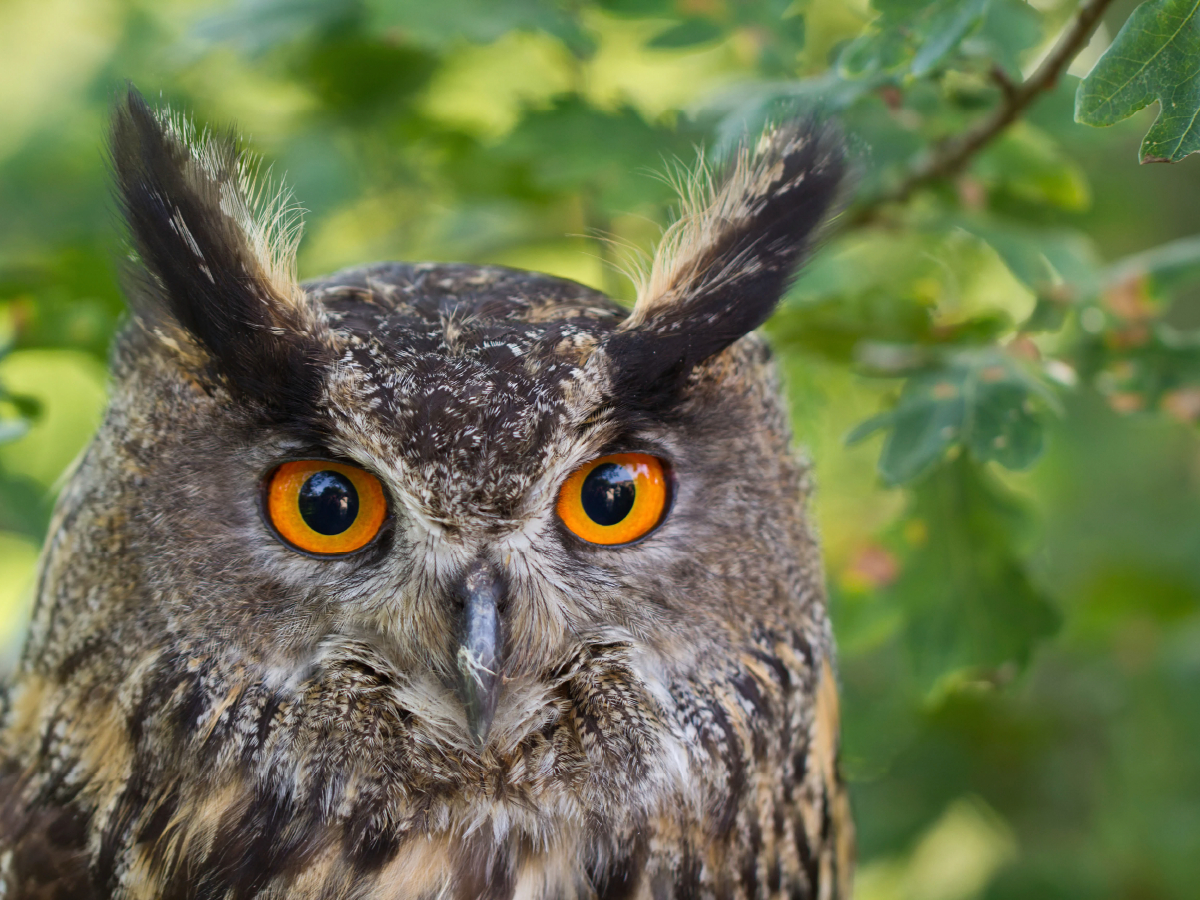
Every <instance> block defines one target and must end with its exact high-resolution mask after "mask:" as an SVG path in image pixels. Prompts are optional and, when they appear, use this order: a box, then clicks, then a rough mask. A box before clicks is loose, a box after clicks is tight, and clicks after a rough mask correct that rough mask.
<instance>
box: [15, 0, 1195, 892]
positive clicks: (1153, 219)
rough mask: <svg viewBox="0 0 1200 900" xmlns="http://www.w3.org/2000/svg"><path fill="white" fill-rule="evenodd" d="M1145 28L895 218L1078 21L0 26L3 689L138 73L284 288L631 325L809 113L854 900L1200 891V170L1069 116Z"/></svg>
mask: <svg viewBox="0 0 1200 900" xmlns="http://www.w3.org/2000/svg"><path fill="white" fill-rule="evenodd" d="M1134 5H1135V4H1133V3H1132V2H1126V3H1115V4H1113V5H1112V6H1111V7H1110V8H1109V10H1108V12H1107V13H1106V15H1105V18H1104V21H1103V23H1102V24H1101V26H1100V28H1099V30H1098V31H1097V33H1096V35H1095V37H1094V39H1093V40H1092V41H1091V43H1090V45H1088V46H1087V47H1086V48H1085V49H1084V50H1083V51H1082V52H1081V53H1080V54H1079V56H1078V58H1076V59H1075V61H1074V62H1073V63H1072V65H1071V68H1070V73H1071V74H1068V75H1065V76H1064V77H1062V78H1061V79H1059V80H1058V82H1057V85H1056V86H1055V87H1054V88H1053V89H1052V90H1050V91H1048V92H1047V93H1046V94H1045V95H1044V96H1042V97H1041V98H1040V99H1039V100H1038V101H1037V102H1036V103H1035V104H1034V105H1033V106H1032V107H1031V108H1030V110H1029V111H1028V113H1027V114H1026V115H1024V116H1023V117H1021V118H1020V120H1019V121H1018V122H1017V123H1016V124H1015V125H1014V126H1013V127H1012V128H1010V129H1008V130H1007V131H1005V132H1004V133H1003V134H1002V135H1001V136H999V137H998V138H997V139H996V140H994V141H992V142H991V143H990V144H989V145H988V146H987V147H986V148H984V149H983V150H982V151H981V152H979V153H978V154H976V155H975V156H974V157H973V158H972V159H971V161H970V163H969V165H968V166H966V167H965V168H964V169H963V170H962V171H961V172H958V173H955V174H954V176H953V177H950V178H944V179H935V180H933V181H932V182H931V183H929V184H928V185H925V186H923V187H922V188H921V189H920V190H917V191H915V192H914V193H913V195H912V196H911V197H909V198H906V199H905V200H904V201H903V202H901V203H893V204H885V205H880V204H879V203H875V202H873V201H872V199H871V198H872V197H877V196H879V194H880V192H881V191H886V190H887V189H888V187H889V185H895V184H896V183H898V180H901V179H902V178H903V177H904V173H905V172H906V171H908V170H909V168H910V167H911V166H912V165H913V164H914V163H915V162H917V161H919V160H920V159H921V158H922V154H925V153H928V152H930V151H931V149H936V148H937V147H938V146H939V142H940V141H942V140H944V139H945V138H947V137H953V136H954V135H955V134H958V133H961V131H962V130H963V129H964V128H966V127H968V126H969V125H970V123H972V122H974V121H977V120H978V118H979V117H980V116H983V115H986V114H987V113H988V111H989V110H990V109H993V108H995V106H996V105H997V104H998V103H1002V102H1004V96H1005V91H1006V86H1007V85H1008V84H1010V83H1012V82H1016V81H1019V80H1020V79H1021V78H1022V76H1023V75H1028V74H1029V73H1030V72H1031V71H1033V69H1034V68H1035V67H1036V66H1037V64H1038V62H1039V61H1040V60H1041V59H1042V58H1043V57H1044V56H1045V54H1046V52H1047V50H1048V48H1049V47H1050V46H1051V44H1052V43H1053V41H1054V38H1055V37H1056V35H1058V34H1059V32H1060V31H1061V30H1062V29H1063V27H1064V25H1065V24H1066V23H1067V22H1068V21H1069V20H1070V17H1071V15H1072V13H1073V11H1074V8H1075V4H1074V3H1071V2H1058V0H1037V2H1035V3H1033V4H1032V5H1030V4H1026V3H1023V2H1019V0H990V2H978V0H964V2H951V0H938V2H936V3H933V4H922V3H917V2H903V0H879V2H877V3H876V5H875V6H870V5H868V3H867V2H865V0H795V2H793V0H575V2H548V0H503V2H500V0H436V2H430V0H421V2H411V0H236V2H233V3H211V2H200V0H0V347H3V355H2V357H0V441H2V443H0V645H2V646H3V648H4V649H3V663H2V665H3V667H4V668H5V669H7V668H8V667H11V665H12V664H13V661H14V660H15V658H16V654H17V653H18V651H19V644H20V637H21V633H22V630H23V628H24V622H25V618H26V616H27V612H28V606H29V602H30V596H31V584H32V576H33V570H34V565H35V560H36V556H37V553H38V547H39V544H40V541H41V539H42V537H43V534H44V530H45V527H46V524H47V521H48V516H49V511H50V509H51V506H52V502H53V498H54V494H55V490H56V488H57V485H58V484H59V480H60V478H61V476H62V473H63V472H64V470H65V469H66V468H67V467H68V466H69V464H70V463H71V461H72V459H73V458H74V457H75V456H76V454H77V453H78V452H79V450H80V449H81V448H82V447H83V446H84V444H85V443H86V441H87V440H88V437H89V435H90V433H91V431H92V430H93V428H94V427H95V425H96V423H97V422H98V420H99V417H100V416H101V414H102V409H103V405H104V401H105V391H106V382H105V354H106V349H107V347H108V344H109V341H110V339H111V336H112V334H113V331H114V329H115V328H116V327H118V326H119V324H120V322H121V320H122V316H123V312H122V301H121V296H120V292H119V289H118V286H117V284H116V279H115V275H114V272H115V268H116V267H115V265H114V260H116V259H117V258H118V257H119V256H120V255H121V254H122V253H123V252H125V251H124V250H123V247H122V243H121V236H120V229H119V226H118V223H117V221H116V217H115V215H114V213H113V204H112V202H111V199H110V196H109V189H108V184H107V178H106V163H105V156H104V140H105V131H106V116H107V110H108V108H109V106H110V103H111V102H112V100H113V98H114V97H115V95H116V94H117V92H119V91H120V90H122V88H123V85H124V84H125V82H126V80H131V81H133V82H134V83H136V85H137V86H138V87H139V88H140V89H141V90H142V91H143V92H144V93H145V94H146V95H147V96H149V97H150V98H151V99H152V100H154V101H155V102H157V103H161V104H170V105H171V106H172V107H173V108H177V109H182V110H185V111H188V112H190V113H191V114H193V115H194V116H195V117H196V118H197V119H199V120H200V121H201V122H207V123H215V124H216V125H218V126H220V127H225V126H227V125H229V124H231V123H238V124H239V125H240V127H241V128H242V130H243V132H244V133H245V135H246V137H247V141H248V146H249V147H250V148H251V149H252V150H253V151H254V152H255V153H257V154H259V155H261V156H262V157H263V158H264V159H265V160H266V161H267V162H268V163H269V164H270V166H271V169H272V173H273V174H274V175H275V176H283V177H286V180H287V182H288V183H289V184H290V185H291V186H292V188H293V189H294V192H295V195H296V197H297V198H298V200H299V202H300V203H301V204H302V205H303V207H304V208H305V209H306V210H307V214H306V221H307V226H306V232H305V238H304V241H303V243H302V245H301V250H300V270H301V275H302V276H305V277H312V276H316V275H320V274H322V273H324V272H326V271H329V270H332V269H334V268H337V267H339V266H344V265H350V264H355V263H360V262H365V261H371V260H380V259H403V260H466V261H473V262H489V263H502V264H507V265H512V266H518V267H524V268H530V269H538V270H542V271H547V272H551V273H554V274H557V275H561V276H565V277H569V278H573V279H576V280H579V281H581V282H584V283H586V284H589V285H593V286H595V287H598V288H601V289H603V290H606V291H608V292H610V293H612V294H613V295H615V296H617V297H620V298H624V299H629V298H631V297H632V286H631V283H630V281H629V279H628V278H627V277H626V276H625V275H624V274H622V272H623V269H627V268H628V265H629V262H630V260H631V259H632V258H634V257H635V256H636V253H637V252H638V251H639V250H640V251H645V250H647V249H649V248H651V247H652V246H653V244H654V241H655V240H656V238H657V236H658V235H659V234H660V230H661V228H662V226H663V224H664V223H666V222H667V221H669V218H670V214H671V210H670V203H671V201H672V198H673V195H674V191H673V189H672V187H671V186H670V183H669V178H664V177H663V174H664V173H670V172H672V171H676V172H677V171H678V169H679V167H680V166H688V165H691V164H692V163H693V162H694V161H695V159H696V147H697V146H699V145H703V146H704V147H706V148H707V152H708V153H709V155H710V156H712V157H713V158H716V159H720V157H721V156H722V154H723V153H726V152H727V151H728V148H729V147H730V146H731V144H732V142H734V141H736V140H737V138H738V136H739V135H741V134H742V133H743V132H744V131H745V130H746V129H751V130H753V129H754V128H756V127H758V126H759V125H760V124H761V123H762V122H763V121H764V120H766V119H767V118H769V117H770V116H772V115H775V114H778V113H779V110H780V109H781V108H790V107H794V106H797V105H798V106H800V107H801V108H806V109H813V108H819V109H822V110H825V111H826V113H827V114H829V115H832V116H834V117H836V118H838V119H839V120H840V121H841V122H842V123H843V125H844V128H845V130H846V132H847V134H848V140H849V142H850V144H851V147H852V149H853V152H854V155H855V157H856V159H857V166H858V181H857V190H858V195H857V196H858V198H859V199H858V201H857V202H856V203H855V204H854V205H852V206H851V210H850V212H848V213H847V214H846V215H845V216H843V220H842V222H841V224H840V226H839V227H837V228H835V229H834V230H833V231H832V232H831V233H830V236H829V237H828V239H827V240H826V242H825V246H824V247H823V249H822V251H821V255H820V256H819V258H818V260H817V262H816V263H815V264H814V265H813V266H812V267H811V268H810V269H809V271H808V272H807V273H806V274H805V276H804V277H803V278H802V279H801V281H800V282H799V284H798V285H797V286H796V288H795V289H794V290H793V291H792V292H791V294H789V296H788V298H787V300H786V302H785V303H784V305H783V307H782V309H781V311H780V312H779V313H778V314H777V316H776V317H775V319H773V320H772V322H771V323H770V325H769V326H768V333H769V335H770V336H771V338H772V340H773V342H774V343H775V346H776V347H777V349H778V352H779V354H780V358H781V360H782V364H783V366H784V368H785V370H786V374H787V377H788V384H789V391H790V401H791V404H792V409H793V411H794V422H795V429H796V432H797V435H798V437H799V438H800V440H801V442H802V443H803V445H804V446H805V447H806V448H807V452H808V453H810V455H811V456H812V458H813V459H814V460H815V469H816V475H817V482H818V484H819V490H818V493H817V495H816V500H815V510H814V514H815V516H816V519H817V521H818V523H819V527H820V530H821V533H822V535H823V539H824V544H825V552H826V565H827V573H828V581H829V587H830V592H831V595H832V601H831V602H832V608H833V612H834V617H835V621H836V627H837V631H838V638H839V642H840V647H841V664H840V669H841V678H842V680H843V683H844V691H843V693H844V701H843V702H844V718H845V743H844V760H843V766H844V770H845V773H846V776H847V778H848V779H849V780H850V782H851V785H852V790H853V801H854V806H855V810H856V815H857V819H858V823H859V833H860V856H861V860H862V865H861V875H860V878H859V890H858V892H857V894H858V896H859V897H861V898H863V900H918V898H920V900H969V898H984V897H986V898H989V900H1000V898H1005V900H1007V898H1055V900H1057V898H1064V900H1065V898H1113V900H1117V898H1120V900H1135V898H1136V900H1152V898H1153V900H1157V898H1178V900H1183V898H1195V897H1196V896H1198V895H1200V894H1198V891H1200V888H1198V887H1197V885H1198V884H1200V854H1198V853H1197V852H1196V851H1197V849H1198V848H1200V441H1198V440H1197V433H1196V428H1195V422H1196V420H1197V418H1198V417H1200V386H1197V384H1198V383H1200V350H1197V347H1200V341H1197V339H1196V337H1195V332H1194V329H1195V328H1196V327H1197V326H1200V292H1198V291H1197V290H1196V288H1195V285H1194V284H1193V279H1194V278H1195V276H1196V275H1197V273H1198V271H1200V237H1197V238H1192V237H1191V236H1193V235H1200V163H1198V162H1196V160H1188V161H1184V162H1181V163H1178V164H1176V165H1160V166H1139V165H1138V164H1137V148H1138V144H1139V140H1140V139H1141V136H1142V134H1143V133H1144V132H1145V130H1146V128H1147V127H1148V126H1149V123H1150V122H1151V120H1152V119H1153V116H1154V112H1153V110H1147V111H1146V112H1144V113H1142V114H1139V115H1137V116H1135V117H1134V118H1132V119H1130V120H1128V121H1126V122H1124V123H1121V124H1119V125H1116V126H1114V127H1112V128H1107V129H1094V128H1089V127H1087V126H1084V125H1079V124H1076V123H1075V122H1074V119H1073V114H1072V110H1073V102H1074V93H1075V89H1076V85H1077V83H1078V77H1077V76H1082V75H1084V74H1086V73H1087V71H1088V70H1089V68H1090V67H1091V66H1092V65H1093V64H1094V63H1095V62H1096V60H1097V59H1098V58H1099V57H1100V55H1101V54H1102V53H1103V52H1104V50H1105V48H1106V47H1107V46H1108V44H1109V42H1110V41H1111V40H1112V39H1113V37H1114V36H1115V35H1116V33H1117V31H1118V29H1119V28H1120V27H1121V24H1122V22H1124V21H1125V19H1126V18H1127V16H1128V14H1129V13H1130V11H1131V10H1132V8H1133V6H1134ZM927 7H928V8H935V7H936V9H934V12H933V13H932V14H929V13H928V12H927V9H926V8H927ZM930 15H933V16H934V18H933V19H931V18H930V17H929V16H930ZM922 16H924V18H922ZM937 16H941V18H940V19H938V18H937ZM956 17H957V18H956ZM873 417H874V418H873ZM863 423H867V425H866V426H864V425H863ZM848 436H853V437H855V438H856V440H855V441H853V442H849V443H848V442H847V437H848Z"/></svg>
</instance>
